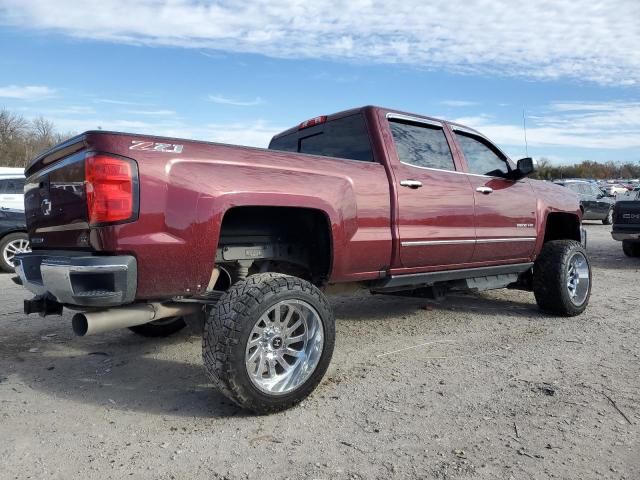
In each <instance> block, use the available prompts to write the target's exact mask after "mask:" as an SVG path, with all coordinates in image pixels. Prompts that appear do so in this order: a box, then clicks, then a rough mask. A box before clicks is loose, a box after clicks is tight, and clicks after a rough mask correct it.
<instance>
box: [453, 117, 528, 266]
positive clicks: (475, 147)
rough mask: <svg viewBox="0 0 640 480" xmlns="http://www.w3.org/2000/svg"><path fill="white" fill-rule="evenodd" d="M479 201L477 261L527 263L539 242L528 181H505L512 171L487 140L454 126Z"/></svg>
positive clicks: (475, 253) (477, 213)
mask: <svg viewBox="0 0 640 480" xmlns="http://www.w3.org/2000/svg"><path fill="white" fill-rule="evenodd" d="M454 135H455V138H456V141H457V144H458V146H459V150H460V152H461V153H462V155H463V157H464V159H465V161H466V164H467V169H468V178H469V181H470V183H471V187H472V190H473V195H474V199H475V225H476V247H475V250H474V253H473V258H472V260H473V262H493V261H500V262H506V261H510V262H520V261H526V260H527V259H528V258H529V257H530V256H531V255H532V254H533V251H534V247H535V242H536V223H537V219H536V197H535V195H534V192H533V189H532V188H531V185H530V183H529V181H528V180H526V179H523V180H519V181H514V180H509V179H507V178H505V176H506V175H507V174H508V172H509V171H510V169H511V168H512V167H511V166H510V164H509V162H508V160H507V158H506V156H505V155H504V154H503V153H502V152H501V151H500V150H499V149H498V148H497V147H496V146H495V145H493V144H492V143H491V142H489V141H488V140H487V139H486V138H484V137H482V136H480V135H477V134H475V133H473V132H470V131H466V130H462V129H457V128H456V127H454Z"/></svg>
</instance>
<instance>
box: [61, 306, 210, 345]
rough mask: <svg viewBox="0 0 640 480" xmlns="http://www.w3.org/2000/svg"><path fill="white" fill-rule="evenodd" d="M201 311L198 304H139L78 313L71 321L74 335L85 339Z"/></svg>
mask: <svg viewBox="0 0 640 480" xmlns="http://www.w3.org/2000/svg"><path fill="white" fill-rule="evenodd" d="M201 309H202V305H200V304H197V303H138V304H133V305H128V306H125V307H118V308H109V309H107V310H99V311H97V312H80V313H76V314H75V315H74V316H73V318H72V319H71V325H72V327H73V333H75V334H76V335H78V336H79V337H84V336H86V335H95V334H97V333H103V332H109V331H111V330H117V329H119V328H128V327H135V326H136V325H142V324H145V323H149V322H153V321H155V320H162V319H163V318H169V317H184V316H187V315H193V314H195V313H198V311H200V310H201Z"/></svg>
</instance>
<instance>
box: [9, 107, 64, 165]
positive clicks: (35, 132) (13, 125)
mask: <svg viewBox="0 0 640 480" xmlns="http://www.w3.org/2000/svg"><path fill="white" fill-rule="evenodd" d="M72 136H73V134H71V133H61V132H58V131H56V128H55V125H54V124H53V122H51V121H49V120H45V119H44V118H42V117H38V118H35V119H33V120H27V119H26V118H24V117H23V116H22V115H19V114H17V113H13V112H10V111H8V110H6V109H0V167H25V166H26V164H27V162H28V161H29V160H31V159H32V158H33V157H35V156H36V155H37V154H38V153H39V152H41V151H42V150H45V149H47V148H50V147H52V146H54V145H55V144H57V143H60V142H61V141H63V140H66V139H67V138H70V137H72Z"/></svg>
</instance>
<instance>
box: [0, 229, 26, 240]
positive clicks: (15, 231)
mask: <svg viewBox="0 0 640 480" xmlns="http://www.w3.org/2000/svg"><path fill="white" fill-rule="evenodd" d="M12 233H24V234H25V235H28V232H26V231H25V230H11V231H10V232H4V233H3V234H2V235H0V242H1V241H2V239H3V238H4V237H6V236H7V235H11V234H12Z"/></svg>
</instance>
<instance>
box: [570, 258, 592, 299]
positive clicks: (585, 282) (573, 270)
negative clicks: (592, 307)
mask: <svg viewBox="0 0 640 480" xmlns="http://www.w3.org/2000/svg"><path fill="white" fill-rule="evenodd" d="M590 282H591V279H590V278H589V263H588V262H587V257H585V256H584V254H582V253H580V252H576V253H574V254H573V255H572V256H571V258H570V259H569V263H568V267H567V291H568V292H569V298H570V299H571V301H572V302H573V304H574V305H582V304H583V303H584V301H585V300H586V298H587V295H588V294H589V283H590Z"/></svg>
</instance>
